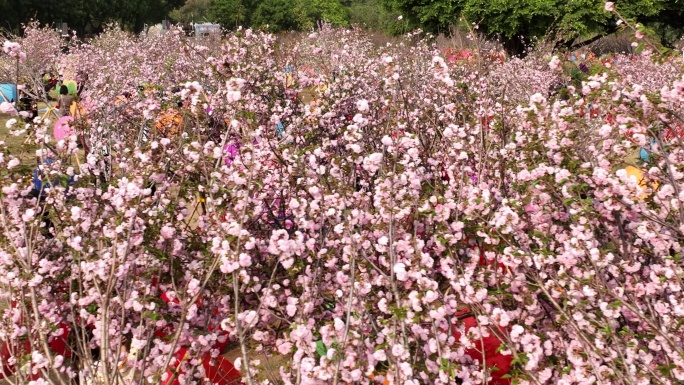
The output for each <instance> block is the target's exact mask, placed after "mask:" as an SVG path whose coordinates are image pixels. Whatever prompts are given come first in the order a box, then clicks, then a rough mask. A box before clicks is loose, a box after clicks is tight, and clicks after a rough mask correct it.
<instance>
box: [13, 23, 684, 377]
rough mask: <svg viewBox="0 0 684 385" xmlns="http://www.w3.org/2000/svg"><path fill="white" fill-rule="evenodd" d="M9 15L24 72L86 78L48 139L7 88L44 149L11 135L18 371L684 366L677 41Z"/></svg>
mask: <svg viewBox="0 0 684 385" xmlns="http://www.w3.org/2000/svg"><path fill="white" fill-rule="evenodd" d="M26 36H27V37H26V38H22V39H19V38H17V39H16V41H15V42H9V41H8V42H5V43H4V46H3V48H4V53H3V54H2V55H3V56H2V68H3V69H4V71H6V72H10V73H12V71H15V70H18V74H15V75H16V77H17V78H19V79H26V81H22V86H23V88H24V91H25V92H27V93H30V94H33V95H34V96H36V97H39V96H40V95H43V94H44V92H43V91H42V90H43V88H42V83H40V84H39V83H38V82H32V81H31V79H36V78H40V74H38V75H36V74H35V71H41V70H42V68H41V64H40V63H43V64H44V63H57V65H58V67H59V70H60V72H62V73H74V74H77V76H78V77H79V79H77V80H79V81H80V82H81V83H84V84H85V90H84V91H83V93H82V94H81V99H82V100H81V101H80V105H81V107H83V111H82V112H81V113H79V114H78V115H77V116H76V117H75V119H74V121H73V123H72V125H73V129H74V131H73V134H72V135H69V136H67V137H66V138H65V139H63V140H60V141H59V142H55V140H54V138H53V135H52V133H53V131H52V130H53V127H52V126H53V125H52V124H51V123H52V122H51V121H49V120H42V119H40V118H38V119H33V118H32V117H31V116H29V114H28V112H27V111H17V109H16V106H14V105H11V104H9V103H2V105H0V109H1V110H2V112H3V113H6V114H12V115H14V116H15V117H14V118H13V119H12V120H10V121H8V123H7V127H8V128H9V129H10V130H12V132H13V133H14V134H16V135H19V136H23V135H29V134H30V135H32V136H31V137H30V139H29V142H32V143H33V145H34V146H36V156H37V157H38V158H39V159H40V160H41V162H40V166H39V167H38V170H37V174H36V175H37V176H36V178H37V179H39V180H40V181H42V186H41V187H40V189H39V191H35V190H33V188H34V183H33V182H32V180H31V176H30V175H26V174H22V173H16V171H17V167H18V166H19V165H20V164H21V161H20V160H19V159H18V158H17V156H16V152H17V149H16V148H9V147H5V148H4V149H3V153H2V156H0V166H1V167H2V172H0V178H2V180H1V182H0V185H1V186H2V189H1V190H0V230H1V232H0V234H1V235H0V296H1V297H2V299H3V300H4V301H5V303H6V307H5V309H4V310H3V312H2V315H1V316H0V320H1V322H0V341H2V349H0V357H1V358H2V360H1V361H0V363H1V364H2V367H3V369H4V370H5V371H7V372H12V373H15V377H14V380H15V381H17V382H18V383H20V384H27V383H31V384H36V385H38V384H46V383H48V379H49V381H50V383H57V384H67V383H69V381H70V380H69V379H70V378H74V377H77V376H80V377H83V378H84V380H87V381H89V382H90V383H103V384H121V383H127V384H128V383H130V384H133V383H137V384H143V383H145V384H160V383H172V382H173V381H174V380H177V381H178V383H181V384H199V383H201V381H202V379H203V378H205V377H206V376H209V375H210V374H209V373H210V368H211V364H209V363H207V364H206V365H200V364H199V363H200V362H201V361H203V360H204V362H209V361H212V360H214V359H215V357H218V356H219V355H220V354H222V353H223V352H224V349H225V348H226V343H232V344H236V345H237V346H239V347H240V350H241V353H240V358H239V359H238V360H237V362H236V366H238V368H239V370H240V372H241V373H242V376H243V378H244V381H245V382H246V383H248V384H257V383H259V384H267V383H269V382H268V381H276V380H269V379H267V378H264V374H263V373H264V371H263V370H261V368H263V367H265V366H267V365H268V362H272V361H275V362H278V363H279V364H278V366H279V373H278V375H277V377H278V379H277V381H278V382H279V383H285V384H297V385H299V384H321V385H322V384H342V383H354V384H368V383H379V381H383V380H386V381H387V383H390V384H406V385H410V384H451V383H454V379H459V380H461V381H463V383H473V384H477V383H489V384H510V383H511V382H512V381H513V380H515V381H516V383H519V384H593V383H619V384H649V383H658V384H677V383H682V381H684V341H683V338H684V337H683V336H684V334H683V331H684V330H682V328H683V327H684V324H683V323H682V322H681V320H682V316H684V294H683V292H682V279H683V278H684V265H683V262H682V244H683V243H682V241H683V240H684V211H683V210H684V207H683V206H682V203H683V202H684V146H683V144H682V140H681V139H682V137H681V131H682V128H681V127H682V125H683V124H684V120H682V116H684V78H683V76H682V69H683V64H684V63H682V59H681V57H679V56H676V57H661V56H659V55H656V53H655V52H653V51H651V50H650V49H649V48H648V47H646V48H647V49H645V50H644V51H643V52H642V53H641V54H639V55H635V56H627V55H616V56H612V57H608V58H602V59H586V60H587V61H582V62H581V63H578V64H579V65H577V64H573V62H572V61H567V62H565V61H564V60H563V59H562V58H558V57H546V56H544V55H530V56H528V57H527V58H525V59H514V60H510V61H503V62H502V61H499V60H492V59H491V58H490V57H489V56H487V55H486V53H485V52H478V53H472V54H471V55H470V56H468V57H464V56H463V55H461V56H458V57H457V56H455V55H451V54H449V55H444V53H443V52H441V51H440V50H438V49H437V48H436V47H435V46H433V45H431V44H429V43H426V42H423V41H418V42H416V41H415V39H413V37H412V36H408V37H407V38H406V39H404V40H402V41H400V42H398V43H396V44H390V45H385V46H382V47H380V48H377V47H376V46H375V45H374V44H372V43H371V42H370V40H369V39H368V38H367V37H366V36H365V35H364V34H363V33H361V32H359V31H356V30H340V29H332V28H330V27H327V26H325V27H324V28H322V29H321V30H320V31H318V32H316V33H312V34H311V35H309V36H308V37H304V38H302V39H301V40H299V41H296V42H294V43H293V45H292V46H291V47H290V46H288V47H287V49H285V50H279V44H278V41H277V40H276V37H275V36H273V35H269V34H265V33H261V32H254V31H251V30H238V31H236V32H235V33H231V34H229V35H228V36H227V37H226V38H225V40H224V41H221V42H218V41H212V40H204V41H196V40H192V39H187V38H186V37H184V36H183V34H182V33H178V31H176V32H175V33H169V34H165V35H161V36H150V37H147V38H133V37H130V36H129V35H127V34H125V33H123V32H121V31H119V30H108V31H107V32H106V33H104V34H103V35H102V36H100V37H98V38H97V39H95V40H94V41H93V42H92V44H90V45H84V46H81V47H74V48H73V49H72V50H71V52H70V53H68V54H64V53H61V51H59V49H58V47H55V46H47V48H46V47H45V46H44V45H43V41H45V40H46V39H54V38H55V37H54V34H53V33H52V32H51V31H50V30H41V29H32V30H31V31H30V32H29V33H27V34H26ZM636 38H637V39H641V38H643V36H641V35H639V34H636ZM655 59H657V60H655ZM583 60H585V59H583ZM573 66H574V67H573ZM568 67H573V68H571V69H570V68H568ZM574 70H577V71H574ZM84 74H86V75H87V77H86V76H84ZM308 99H313V100H312V101H309V100H308ZM303 100H306V102H304V101H303ZM169 116H170V118H169ZM176 117H179V118H178V119H176ZM22 119H25V120H26V123H23V122H20V121H21V120H22ZM174 122H175V123H174ZM279 127H281V128H279ZM79 147H81V148H83V147H85V151H86V153H85V154H84V153H83V151H84V149H79ZM640 148H642V149H644V151H645V152H646V154H647V155H648V156H645V157H637V158H636V160H634V159H632V160H631V161H629V163H630V165H631V167H632V168H631V169H630V168H627V167H626V166H627V164H626V163H627V162H628V161H627V160H626V158H628V156H629V155H630V154H632V153H634V152H638V151H639V149H640ZM75 156H79V157H80V162H77V161H76V160H75ZM48 158H50V159H51V161H48ZM628 170H639V173H640V175H639V178H635V177H633V176H629V174H628ZM630 172H632V173H633V171H630ZM48 182H49V183H50V184H51V185H50V186H49V188H47V187H48V186H46V184H47V183H48ZM197 196H201V197H203V198H202V199H203V200H204V205H203V206H204V208H201V206H202V205H196V204H195V202H197V201H198V200H197ZM197 210H201V211H202V215H201V216H199V218H198V217H197ZM483 345H484V350H485V354H484V358H483V357H482V355H483V354H482V353H478V351H479V350H482V348H483ZM497 345H501V346H497ZM257 354H259V356H258V358H255V357H256V355H257ZM216 359H217V358H216ZM277 359H278V360H277ZM17 368H22V370H18V369H17ZM372 374H374V376H373V379H372V380H371V379H370V377H372V376H371V375H372ZM487 378H489V380H487ZM271 383H273V382H271Z"/></svg>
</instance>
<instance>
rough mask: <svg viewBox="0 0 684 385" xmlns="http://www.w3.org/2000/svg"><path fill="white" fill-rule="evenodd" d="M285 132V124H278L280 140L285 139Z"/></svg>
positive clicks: (277, 131)
mask: <svg viewBox="0 0 684 385" xmlns="http://www.w3.org/2000/svg"><path fill="white" fill-rule="evenodd" d="M284 132H285V127H284V126H283V123H281V122H278V129H277V130H276V133H277V134H278V139H282V138H283V133H284Z"/></svg>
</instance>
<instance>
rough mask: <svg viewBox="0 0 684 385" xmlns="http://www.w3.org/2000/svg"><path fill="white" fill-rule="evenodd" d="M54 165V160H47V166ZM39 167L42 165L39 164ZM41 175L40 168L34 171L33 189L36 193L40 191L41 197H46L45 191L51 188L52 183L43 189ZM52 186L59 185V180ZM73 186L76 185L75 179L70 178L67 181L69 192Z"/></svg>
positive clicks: (48, 183)
mask: <svg viewBox="0 0 684 385" xmlns="http://www.w3.org/2000/svg"><path fill="white" fill-rule="evenodd" d="M52 163H54V159H52V158H47V159H45V164H52ZM38 165H40V163H38ZM40 174H41V172H40V170H39V169H38V167H36V168H34V169H33V188H34V189H35V190H36V191H40V192H41V196H44V195H45V191H46V190H48V189H49V188H50V182H47V183H45V186H44V187H43V181H42V180H41V175H40ZM52 184H53V185H58V184H59V180H54V181H52ZM72 184H74V177H73V176H72V177H69V179H67V190H68V189H69V186H71V185H72ZM41 189H42V191H41Z"/></svg>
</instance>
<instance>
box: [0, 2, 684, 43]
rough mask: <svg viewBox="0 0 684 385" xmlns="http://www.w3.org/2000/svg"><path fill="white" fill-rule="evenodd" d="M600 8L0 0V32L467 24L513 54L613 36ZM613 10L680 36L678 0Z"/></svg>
mask: <svg viewBox="0 0 684 385" xmlns="http://www.w3.org/2000/svg"><path fill="white" fill-rule="evenodd" d="M604 5H605V3H604V0H572V1H566V0H262V1H259V0H185V1H184V0H139V1H138V0H113V1H105V0H88V1H85V0H64V1H62V2H59V3H55V2H45V1H39V0H0V13H1V14H2V15H3V17H4V21H5V24H6V25H5V26H4V27H5V28H8V27H9V29H14V30H18V29H19V26H20V24H21V23H25V22H27V21H28V20H29V19H31V18H33V19H38V20H40V21H41V22H42V23H47V24H51V23H55V24H56V23H60V22H66V23H68V25H69V27H70V28H71V29H74V30H76V31H78V32H79V33H83V32H87V31H89V30H92V31H93V32H97V31H98V30H99V28H100V26H101V25H102V24H104V23H105V22H110V21H115V22H119V23H121V24H122V25H123V26H124V27H125V28H127V29H130V30H133V31H135V32H139V31H141V30H142V28H143V26H144V25H145V24H156V23H159V22H160V21H161V20H163V19H165V18H167V17H168V18H170V19H171V20H173V21H174V22H177V23H183V24H189V23H191V22H204V21H212V22H218V23H220V24H221V25H223V26H224V27H225V28H228V29H233V28H236V27H237V26H249V27H257V28H265V27H267V26H268V29H269V30H270V31H272V32H279V31H284V30H307V29H310V28H312V27H314V26H315V25H316V24H317V23H318V22H321V21H326V22H329V23H331V24H333V25H335V26H347V25H352V24H353V25H360V26H362V27H365V28H369V29H373V30H380V31H384V32H386V33H390V34H395V33H400V32H405V31H407V30H409V29H412V28H422V29H423V30H425V31H428V32H432V33H440V32H446V33H448V32H449V31H450V28H452V27H454V26H458V25H463V23H469V24H471V25H477V27H478V28H479V31H480V32H482V33H484V34H486V35H487V36H489V37H496V38H499V39H500V40H501V41H502V42H503V43H504V46H505V47H506V49H507V50H508V51H509V52H510V53H514V54H520V53H522V51H523V50H524V48H525V47H526V46H527V44H528V43H530V42H531V41H533V40H535V39H539V38H542V37H548V38H550V39H553V40H554V41H557V42H558V46H560V47H566V48H570V47H572V45H573V42H576V41H578V39H579V40H583V41H586V40H587V39H591V38H593V37H600V36H604V35H606V34H610V33H612V32H614V31H616V30H617V29H618V26H617V24H616V21H617V19H616V17H615V15H614V14H611V13H609V12H606V11H605V10H604ZM616 7H617V8H618V9H619V11H620V13H621V15H623V16H624V17H627V18H629V19H631V20H635V21H637V22H639V23H642V24H644V25H645V26H647V27H648V28H649V29H651V30H652V31H654V33H655V34H656V35H657V36H658V37H659V38H660V39H661V41H662V42H663V43H664V44H666V45H670V44H672V43H673V42H674V41H675V40H676V39H678V38H680V37H681V36H682V31H684V0H629V1H627V0H624V1H617V2H616ZM400 15H401V16H403V21H402V22H401V23H399V22H398V21H397V17H398V16H400Z"/></svg>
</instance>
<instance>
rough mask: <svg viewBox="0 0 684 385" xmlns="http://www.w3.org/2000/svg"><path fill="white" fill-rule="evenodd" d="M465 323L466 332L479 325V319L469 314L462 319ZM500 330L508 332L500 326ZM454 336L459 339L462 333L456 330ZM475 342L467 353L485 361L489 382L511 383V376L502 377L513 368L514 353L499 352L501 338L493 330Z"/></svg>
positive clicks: (496, 384) (504, 332) (497, 383)
mask: <svg viewBox="0 0 684 385" xmlns="http://www.w3.org/2000/svg"><path fill="white" fill-rule="evenodd" d="M469 312H470V310H469V309H466V310H464V311H461V312H459V313H457V314H456V315H457V316H459V315H461V316H463V315H466V314H467V313H469ZM462 322H463V323H464V324H465V331H466V333H467V332H468V330H470V329H471V328H473V327H477V320H476V319H475V317H474V316H469V317H467V318H464V319H462ZM498 329H499V332H501V333H502V334H506V333H507V332H506V330H505V329H503V328H501V327H498ZM454 338H456V341H458V340H459V339H460V338H461V333H459V332H458V331H454ZM473 343H474V344H475V347H474V348H471V349H467V350H466V351H465V353H466V354H467V355H468V356H470V357H471V358H472V359H473V360H476V361H477V362H479V363H480V365H481V364H482V362H483V361H485V365H486V366H487V368H488V369H489V372H490V375H491V376H492V379H491V380H490V381H489V382H488V384H490V385H510V384H511V379H510V378H502V377H503V376H505V375H506V374H508V372H509V371H510V370H511V363H512V362H513V355H503V354H502V353H500V352H497V349H499V347H500V346H501V340H499V339H498V338H497V337H496V336H494V334H492V332H491V331H490V332H489V336H487V337H483V338H482V339H481V340H480V339H477V340H475V341H473Z"/></svg>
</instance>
